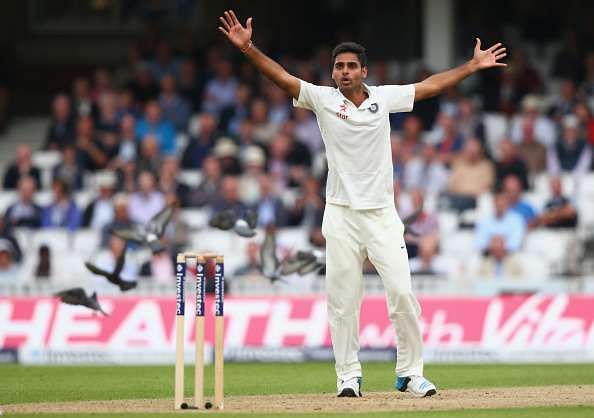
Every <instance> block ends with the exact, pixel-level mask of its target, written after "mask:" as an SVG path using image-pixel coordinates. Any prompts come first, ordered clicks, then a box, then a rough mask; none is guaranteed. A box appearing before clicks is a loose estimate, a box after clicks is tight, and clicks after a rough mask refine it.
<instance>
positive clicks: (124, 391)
mask: <svg viewBox="0 0 594 418" xmlns="http://www.w3.org/2000/svg"><path fill="white" fill-rule="evenodd" d="M391 369H392V365H391V364H388V363H368V364H366V365H364V379H365V380H364V385H363V390H364V391H386V390H390V388H391V385H392V382H393V373H392V372H391ZM425 373H426V376H428V377H429V378H430V379H431V380H433V381H434V382H435V383H436V384H437V386H438V388H441V389H465V388H476V387H484V388H488V387H519V386H544V385H570V384H575V385H580V384H593V383H594V364H569V365H429V366H427V367H426V370H425ZM212 375H213V372H212V368H208V369H207V370H206V371H205V376H206V382H205V386H206V391H207V392H206V393H212V383H213V382H212ZM334 385H335V378H334V370H333V367H332V366H331V365H330V364H328V363H306V364H286V363H283V364H262V363H259V364H253V363H252V364H240V363H235V364H233V363H228V364H226V365H225V393H226V395H268V394H282V393H323V392H325V393H333V392H334ZM192 390H193V370H192V369H191V368H190V367H188V368H186V395H187V396H191V393H192ZM168 397H170V398H173V367H172V366H153V367H131V366H115V367H113V366H98V367H77V366H69V367H59V366H50V367H23V366H1V367H0V405H7V404H15V403H28V402H59V401H81V400H110V399H137V398H168ZM0 409H1V407H0ZM40 412H43V411H40ZM61 415H63V414H61ZM142 415H143V416H144V415H150V416H158V417H166V416H179V414H178V413H173V414H142ZM223 415H225V416H229V417H230V416H244V417H245V416H246V415H245V414H243V415H238V414H223ZM291 415H292V416H295V417H298V416H299V417H301V416H304V417H305V416H307V417H310V416H311V417H313V416H315V417H324V416H332V417H338V416H344V415H345V414H344V413H341V414H331V413H328V414H326V413H324V414H321V413H317V414H305V415H304V414H291ZM352 415H353V416H358V417H359V416H367V415H368V416H372V417H387V416H393V415H394V412H389V413H370V414H367V413H365V414H361V413H357V414H352ZM403 415H406V416H407V417H432V418H437V417H450V416H468V417H470V416H473V417H495V416H506V417H533V416H534V417H545V416H551V417H552V416H555V417H560V416H563V417H590V416H594V408H591V407H564V408H558V407H554V408H527V409H519V408H518V409H506V410H466V411H430V412H407V413H406V414H403ZM19 416H21V417H24V416H29V415H19ZM53 416H57V415H53ZM69 416H75V415H69ZM76 416H93V417H112V416H113V417H116V416H120V417H121V416H125V415H123V414H93V415H80V414H79V415H76ZM137 416H140V415H137ZM266 416H267V417H273V416H279V415H266Z"/></svg>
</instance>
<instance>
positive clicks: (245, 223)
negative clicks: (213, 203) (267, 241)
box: [208, 209, 258, 238]
mask: <svg viewBox="0 0 594 418" xmlns="http://www.w3.org/2000/svg"><path fill="white" fill-rule="evenodd" d="M208 224H209V225H210V226H212V227H213V228H218V229H221V230H223V231H228V230H230V229H233V231H235V233H236V234H237V235H239V236H241V237H244V238H252V237H254V236H255V235H256V231H255V228H256V226H257V224H258V213H257V212H255V211H253V210H247V211H246V213H245V216H244V217H240V216H237V214H236V213H235V211H234V210H233V209H225V210H222V211H221V212H219V213H217V214H216V215H214V216H213V217H212V219H211V220H210V221H209V223H208Z"/></svg>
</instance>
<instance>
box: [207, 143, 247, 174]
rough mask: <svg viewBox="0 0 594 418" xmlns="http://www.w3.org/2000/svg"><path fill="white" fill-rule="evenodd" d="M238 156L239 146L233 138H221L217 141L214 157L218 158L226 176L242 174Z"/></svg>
mask: <svg viewBox="0 0 594 418" xmlns="http://www.w3.org/2000/svg"><path fill="white" fill-rule="evenodd" d="M237 154H238V149H237V145H235V143H234V142H233V140H232V139H231V138H228V137H221V138H219V139H217V143H216V145H215V147H214V149H213V155H214V156H215V157H216V158H218V160H219V165H220V166H221V171H222V172H223V175H224V176H236V175H238V174H240V173H241V167H240V166H239V160H238V158H237Z"/></svg>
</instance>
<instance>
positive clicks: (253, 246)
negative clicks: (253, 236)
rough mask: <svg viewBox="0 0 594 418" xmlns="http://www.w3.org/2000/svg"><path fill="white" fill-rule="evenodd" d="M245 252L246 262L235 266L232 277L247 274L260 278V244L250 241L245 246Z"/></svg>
mask: <svg viewBox="0 0 594 418" xmlns="http://www.w3.org/2000/svg"><path fill="white" fill-rule="evenodd" d="M245 249H246V254H247V262H246V264H244V265H242V266H240V267H237V269H235V272H234V273H233V276H234V277H241V276H248V278H249V277H254V278H255V277H257V278H261V277H262V273H261V272H260V246H259V245H258V243H257V242H255V241H250V242H248V244H247V245H246V247H245Z"/></svg>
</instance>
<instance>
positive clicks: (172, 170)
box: [157, 157, 190, 207]
mask: <svg viewBox="0 0 594 418" xmlns="http://www.w3.org/2000/svg"><path fill="white" fill-rule="evenodd" d="M158 173H159V176H158V177H159V180H158V185H157V188H158V189H159V191H160V192H161V193H163V194H164V195H166V196H167V195H170V194H172V195H174V196H176V200H177V201H178V202H179V204H180V205H181V207H187V206H188V201H189V200H190V188H189V187H188V186H187V185H186V184H184V183H180V182H179V181H177V175H178V174H179V167H178V163H177V158H175V157H165V158H163V161H162V162H161V167H160V168H159V171H158Z"/></svg>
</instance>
